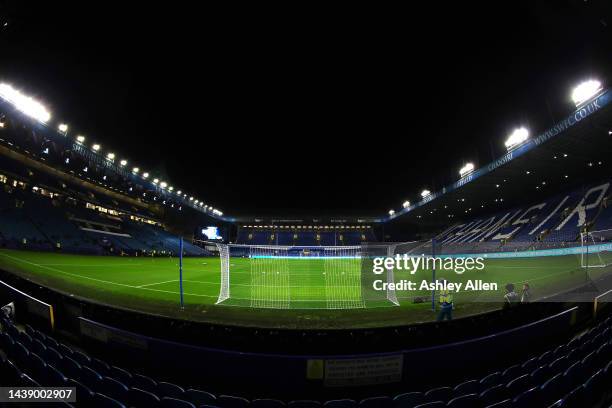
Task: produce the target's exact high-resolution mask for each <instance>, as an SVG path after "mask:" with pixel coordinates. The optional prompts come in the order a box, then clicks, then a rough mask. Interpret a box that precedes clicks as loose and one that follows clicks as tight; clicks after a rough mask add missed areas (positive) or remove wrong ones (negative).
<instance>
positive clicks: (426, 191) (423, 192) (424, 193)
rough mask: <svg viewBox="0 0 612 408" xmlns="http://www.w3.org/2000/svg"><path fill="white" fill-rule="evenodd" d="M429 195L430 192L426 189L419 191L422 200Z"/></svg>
mask: <svg viewBox="0 0 612 408" xmlns="http://www.w3.org/2000/svg"><path fill="white" fill-rule="evenodd" d="M430 194H431V191H429V190H427V189H425V190H423V191H421V197H423V198H425V197H427V196H428V195H430Z"/></svg>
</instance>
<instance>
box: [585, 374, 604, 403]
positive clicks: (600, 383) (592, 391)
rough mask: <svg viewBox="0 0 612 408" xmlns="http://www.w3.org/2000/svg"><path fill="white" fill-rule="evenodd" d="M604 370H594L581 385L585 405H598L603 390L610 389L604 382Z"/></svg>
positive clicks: (601, 398)
mask: <svg viewBox="0 0 612 408" xmlns="http://www.w3.org/2000/svg"><path fill="white" fill-rule="evenodd" d="M605 380H606V377H605V373H604V370H598V371H597V372H595V373H594V374H593V375H592V376H591V377H590V378H589V379H588V380H587V381H586V382H585V383H584V385H583V387H584V396H585V397H586V406H599V404H600V403H601V402H602V400H603V394H604V391H605V390H608V391H609V390H610V388H611V387H610V384H609V383H606V382H605Z"/></svg>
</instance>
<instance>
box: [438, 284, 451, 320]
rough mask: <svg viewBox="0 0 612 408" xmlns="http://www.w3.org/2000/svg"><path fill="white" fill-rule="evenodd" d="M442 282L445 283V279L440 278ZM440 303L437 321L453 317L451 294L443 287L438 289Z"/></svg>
mask: <svg viewBox="0 0 612 408" xmlns="http://www.w3.org/2000/svg"><path fill="white" fill-rule="evenodd" d="M442 283H446V281H445V280H442ZM439 303H440V313H439V314H438V321H442V320H444V319H448V320H451V319H452V318H453V307H454V304H453V294H452V293H451V292H450V291H449V290H448V289H443V290H441V291H440V297H439Z"/></svg>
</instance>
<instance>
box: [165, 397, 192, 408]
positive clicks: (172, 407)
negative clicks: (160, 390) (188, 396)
mask: <svg viewBox="0 0 612 408" xmlns="http://www.w3.org/2000/svg"><path fill="white" fill-rule="evenodd" d="M161 406H162V407H163V408H196V406H195V405H193V404H192V403H191V402H189V401H185V400H181V399H178V398H170V397H163V398H162V399H161Z"/></svg>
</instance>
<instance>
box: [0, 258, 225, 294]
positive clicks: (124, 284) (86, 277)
mask: <svg viewBox="0 0 612 408" xmlns="http://www.w3.org/2000/svg"><path fill="white" fill-rule="evenodd" d="M1 255H2V256H5V257H7V258H10V259H13V260H15V261H19V262H23V263H26V264H29V265H32V266H36V267H39V268H43V269H48V270H50V271H53V272H59V273H62V274H64V275H68V276H74V277H77V278H81V279H89V280H92V281H95V282H100V283H108V284H111V285H117V286H123V287H126V288H132V289H141V290H150V291H154V292H163V293H172V294H176V295H179V294H180V292H172V291H168V290H161V289H151V288H143V287H139V286H134V285H128V284H126V283H118V282H112V281H106V280H102V279H96V278H92V277H90V276H83V275H79V274H76V273H70V272H65V271H62V270H61V269H56V268H51V267H49V266H43V265H39V264H37V263H34V262H30V261H26V260H25V259H20V258H16V257H14V256H10V255H7V254H1ZM166 283H167V282H166ZM183 294H184V295H189V296H202V297H211V298H216V297H217V296H212V295H203V294H196V293H184V292H183Z"/></svg>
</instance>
